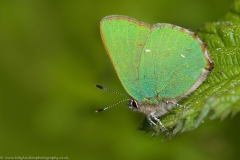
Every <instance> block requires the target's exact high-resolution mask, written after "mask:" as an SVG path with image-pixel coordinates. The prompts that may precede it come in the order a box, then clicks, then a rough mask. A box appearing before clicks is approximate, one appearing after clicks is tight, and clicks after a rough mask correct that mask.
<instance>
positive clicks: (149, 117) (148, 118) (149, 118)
mask: <svg viewBox="0 0 240 160" xmlns="http://www.w3.org/2000/svg"><path fill="white" fill-rule="evenodd" d="M147 120H148V122H149V124H150V126H152V125H155V126H156V123H154V122H153V120H152V116H151V115H149V116H148V117H147Z"/></svg>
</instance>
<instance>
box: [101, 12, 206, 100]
mask: <svg viewBox="0 0 240 160" xmlns="http://www.w3.org/2000/svg"><path fill="white" fill-rule="evenodd" d="M101 35H102V39H103V43H104V45H105V48H106V50H107V52H108V54H109V56H110V59H111V61H112V63H113V66H114V68H115V70H116V72H117V74H118V77H119V79H120V81H121V83H122V85H123V86H124V88H125V89H126V91H127V92H128V93H129V94H130V95H131V96H132V97H133V98H135V99H136V100H139V101H142V100H144V99H145V98H150V97H154V96H156V95H158V97H159V99H161V98H175V97H177V96H180V95H181V94H183V93H185V92H186V91H187V90H188V89H189V88H190V87H191V86H192V85H193V84H194V83H195V82H196V81H197V79H198V78H199V76H200V74H201V72H202V71H203V69H204V68H205V66H206V60H205V58H204V55H203V53H202V48H201V46H200V44H199V43H198V42H197V41H196V39H195V38H193V37H192V36H191V35H189V34H188V33H186V32H183V31H180V29H179V28H176V27H174V26H173V25H169V24H158V25H156V26H150V25H148V24H145V23H142V22H139V21H137V20H134V19H132V18H129V17H124V16H109V17H106V18H104V19H103V20H102V21H101Z"/></svg>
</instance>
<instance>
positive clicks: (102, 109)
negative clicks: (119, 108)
mask: <svg viewBox="0 0 240 160" xmlns="http://www.w3.org/2000/svg"><path fill="white" fill-rule="evenodd" d="M128 100H130V99H124V100H121V101H120V102H117V103H115V104H113V105H111V106H108V107H106V108H101V109H98V110H96V111H95V112H96V113H97V112H101V111H105V110H106V109H109V108H112V107H113V106H116V105H118V104H120V103H122V102H124V101H128Z"/></svg>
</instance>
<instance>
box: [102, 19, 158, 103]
mask: <svg viewBox="0 0 240 160" xmlns="http://www.w3.org/2000/svg"><path fill="white" fill-rule="evenodd" d="M152 27H153V26H151V25H148V24H146V23H143V22H139V21H137V20H135V19H133V18H130V17H126V16H117V15H115V16H108V17H105V18H104V19H102V21H101V22H100V31H101V37H102V41H103V43H104V46H105V49H106V51H107V53H108V55H109V57H110V59H111V61H112V63H113V66H114V68H115V70H116V72H117V75H118V77H119V79H120V81H121V83H122V85H123V87H124V88H125V90H126V91H127V92H128V94H130V95H131V96H132V97H134V98H135V99H137V100H143V99H144V97H145V95H144V94H143V93H144V92H143V91H142V89H141V86H140V82H139V66H140V59H141V52H142V50H143V47H144V44H145V42H146V40H147V37H148V35H149V33H150V31H151V28H152Z"/></svg>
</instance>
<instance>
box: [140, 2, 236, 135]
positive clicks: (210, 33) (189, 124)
mask: <svg viewBox="0 0 240 160" xmlns="http://www.w3.org/2000/svg"><path fill="white" fill-rule="evenodd" d="M198 36H199V37H200V38H201V39H202V40H203V42H205V43H206V44H207V48H208V52H209V54H210V56H211V58H212V60H213V61H214V66H215V67H214V69H213V70H212V71H211V73H210V74H209V76H208V78H207V79H206V81H204V82H203V84H202V85H201V86H200V87H199V88H198V89H197V90H196V91H195V92H193V93H192V94H191V95H190V96H188V97H187V98H185V99H183V100H182V101H181V102H180V104H182V105H184V106H186V109H182V108H175V109H173V110H172V111H171V113H169V114H167V115H165V116H164V117H161V121H162V123H163V124H164V125H165V126H166V127H167V128H168V132H165V137H166V138H171V137H172V136H174V135H176V134H177V133H179V132H184V131H188V130H192V129H194V128H196V127H198V126H199V124H201V123H202V122H203V120H204V118H205V117H206V116H207V115H208V114H209V113H212V114H211V115H210V118H211V119H215V118H220V119H224V118H225V117H227V116H228V115H229V114H231V115H232V116H233V115H235V114H236V113H238V112H239V110H240V96H239V95H240V74H239V73H240V0H235V1H234V3H233V5H232V6H231V8H230V10H229V11H228V13H227V14H226V15H225V16H224V17H222V18H221V19H219V20H218V21H217V22H211V23H206V24H205V25H204V26H202V27H201V28H200V29H199V30H198ZM210 111H213V112H210ZM141 130H145V131H148V130H149V126H146V123H145V125H142V126H141ZM152 130H153V131H154V132H153V136H157V135H158V134H160V133H162V132H163V131H162V130H161V127H160V126H155V127H153V128H152Z"/></svg>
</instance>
